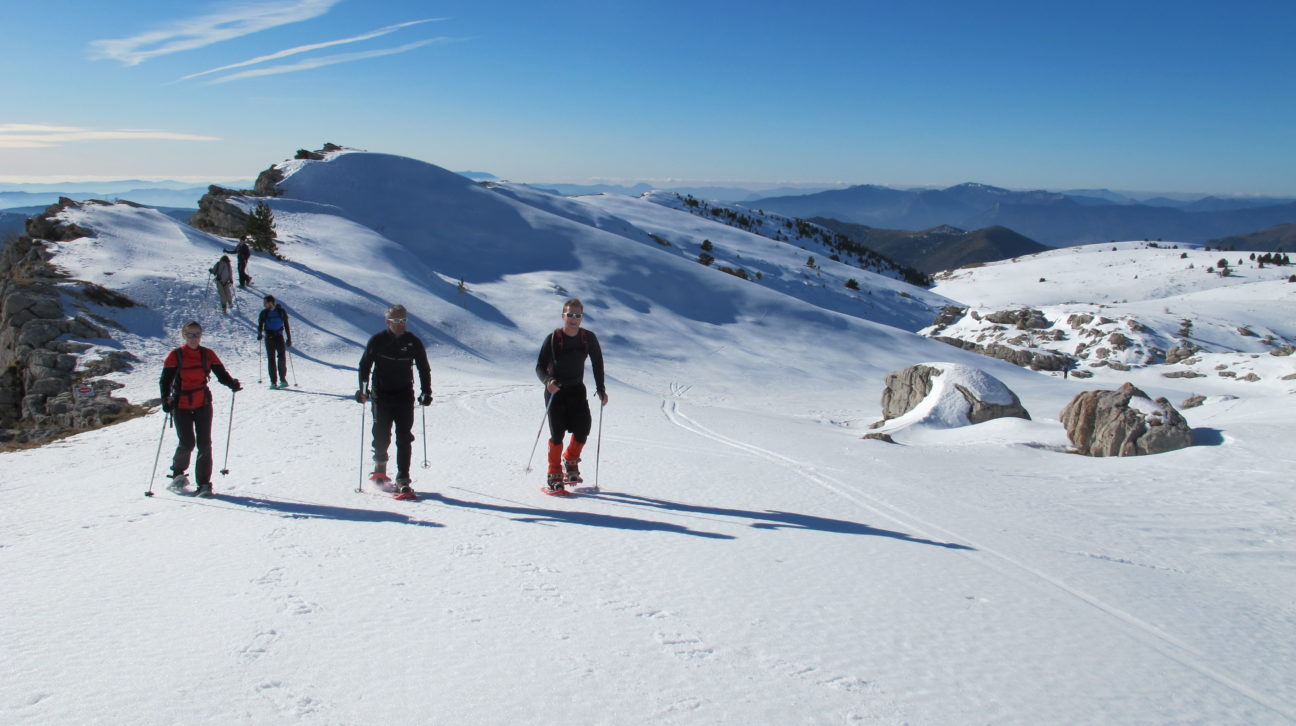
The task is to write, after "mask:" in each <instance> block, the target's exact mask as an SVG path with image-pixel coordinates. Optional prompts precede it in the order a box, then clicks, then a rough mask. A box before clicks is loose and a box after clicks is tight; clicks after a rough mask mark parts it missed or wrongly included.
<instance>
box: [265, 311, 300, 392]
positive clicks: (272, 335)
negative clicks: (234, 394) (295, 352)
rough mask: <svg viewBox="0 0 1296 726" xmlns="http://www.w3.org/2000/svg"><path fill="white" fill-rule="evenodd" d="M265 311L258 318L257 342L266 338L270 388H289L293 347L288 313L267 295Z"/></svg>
mask: <svg viewBox="0 0 1296 726" xmlns="http://www.w3.org/2000/svg"><path fill="white" fill-rule="evenodd" d="M263 304H264V309H263V310H262V311H261V316H260V317H258V318H257V340H261V338H262V337H263V336H264V337H265V349H266V367H267V368H268V369H269V370H270V387H271V388H287V387H288V351H287V348H291V347H292V329H291V328H289V326H288V311H287V310H284V309H283V306H282V305H280V304H278V303H276V302H275V298H274V295H266V296H265V300H264V303H263Z"/></svg>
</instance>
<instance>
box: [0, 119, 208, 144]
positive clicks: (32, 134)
mask: <svg viewBox="0 0 1296 726" xmlns="http://www.w3.org/2000/svg"><path fill="white" fill-rule="evenodd" d="M123 140H125V141H220V139H219V138H217V137H215V136H200V135H198V134H182V133H176V132H174V131H158V130H154V129H87V128H80V127H76V126H50V125H45V124H0V149H45V148H50V147H54V146H63V145H64V144H70V143H76V142H81V141H123Z"/></svg>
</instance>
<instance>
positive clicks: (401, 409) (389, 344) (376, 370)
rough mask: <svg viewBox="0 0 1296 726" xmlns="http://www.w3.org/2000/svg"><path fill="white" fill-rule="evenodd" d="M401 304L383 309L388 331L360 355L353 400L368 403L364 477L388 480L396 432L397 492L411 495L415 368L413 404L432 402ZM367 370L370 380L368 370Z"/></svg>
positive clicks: (417, 343)
mask: <svg viewBox="0 0 1296 726" xmlns="http://www.w3.org/2000/svg"><path fill="white" fill-rule="evenodd" d="M407 318H408V313H407V312H406V311H405V307H404V306H403V305H392V306H391V307H389V308H387V329H386V330H384V331H382V332H381V333H378V334H377V335H375V336H373V337H372V338H370V339H369V344H368V345H366V346H365V351H364V355H362V356H361V357H360V390H358V391H356V394H355V399H356V401H358V402H360V403H364V402H366V401H372V402H373V418H374V422H373V464H374V471H373V474H372V475H370V477H369V479H370V480H372V481H375V482H377V483H379V484H383V483H386V482H388V481H391V480H390V479H389V478H388V476H387V447H388V446H389V445H390V444H391V438H392V428H393V427H394V428H395V430H396V493H397V494H411V493H412V490H411V489H410V473H409V472H410V446H411V444H413V442H414V371H413V369H414V368H418V374H419V383H420V388H419V390H420V393H419V397H418V403H419V405H420V406H427V405H430V404H431V403H432V370H431V369H430V368H429V367H428V359H427V349H426V348H424V347H423V341H421V340H419V338H418V336H416V335H414V334H413V333H410V332H408V331H407V330H406V329H405V324H406V320H407ZM371 371H372V378H371V376H370V372H371Z"/></svg>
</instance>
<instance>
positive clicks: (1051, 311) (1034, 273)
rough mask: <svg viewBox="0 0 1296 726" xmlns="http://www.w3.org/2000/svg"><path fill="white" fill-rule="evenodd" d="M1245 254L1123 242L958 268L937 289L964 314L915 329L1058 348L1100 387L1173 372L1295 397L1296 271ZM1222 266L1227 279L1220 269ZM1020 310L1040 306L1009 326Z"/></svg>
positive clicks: (1217, 387)
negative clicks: (1295, 278) (1031, 318)
mask: <svg viewBox="0 0 1296 726" xmlns="http://www.w3.org/2000/svg"><path fill="white" fill-rule="evenodd" d="M1250 258H1251V255H1250V254H1249V253H1247V252H1245V251H1243V252H1237V251H1230V252H1221V251H1219V250H1205V249H1203V248H1202V247H1201V245H1191V244H1178V245H1170V244H1167V243H1162V244H1150V243H1147V242H1121V243H1115V244H1103V245H1089V246H1085V247H1070V248H1066V249H1060V250H1051V251H1049V252H1044V253H1040V254H1036V255H1029V256H1025V257H1019V258H1016V259H1013V260H1005V261H1002V262H995V263H990V264H986V265H984V266H979V267H975V268H969V269H961V270H956V271H953V272H952V273H947V274H945V275H942V276H941V277H940V279H938V281H937V285H936V287H935V288H934V290H935V291H936V292H939V293H941V294H943V295H945V296H948V297H951V298H955V299H958V300H963V301H965V304H966V305H967V309H966V310H965V311H964V312H963V313H961V314H960V315H959V316H958V317H957V320H954V321H949V320H944V321H942V322H941V323H940V324H937V325H934V326H932V327H929V328H927V329H925V330H923V331H922V333H923V334H924V335H930V336H943V337H950V338H956V339H959V340H963V341H967V342H969V343H974V344H978V345H983V346H988V345H991V344H998V345H1000V346H1003V347H1006V348H1010V349H1014V350H1022V351H1026V352H1032V351H1044V352H1060V353H1063V354H1065V355H1067V356H1070V357H1072V358H1074V359H1075V360H1076V361H1077V362H1078V363H1079V370H1078V373H1079V374H1080V375H1083V376H1089V375H1093V376H1096V378H1095V381H1102V382H1103V384H1104V385H1107V382H1109V381H1115V382H1119V381H1121V380H1124V379H1126V378H1129V377H1130V376H1138V377H1147V376H1151V377H1167V376H1168V377H1177V378H1185V379H1191V380H1192V383H1191V384H1190V385H1191V386H1192V387H1193V390H1195V391H1199V392H1202V393H1208V392H1213V393H1221V394H1225V393H1227V394H1239V393H1240V392H1241V391H1242V390H1244V389H1247V388H1257V387H1258V388H1260V389H1262V390H1264V391H1265V392H1267V393H1274V394H1282V393H1288V392H1291V391H1293V390H1296V356H1293V355H1292V353H1293V350H1296V283H1292V282H1289V278H1290V277H1291V276H1292V275H1294V274H1296V268H1294V267H1292V266H1290V265H1287V266H1275V265H1263V264H1260V263H1258V262H1257V261H1253V260H1251V259H1250ZM1221 259H1225V260H1227V262H1228V264H1229V268H1230V272H1229V274H1228V275H1226V276H1222V275H1219V274H1218V269H1219V266H1218V263H1219V261H1220V260H1221ZM1022 309H1029V310H1037V311H1038V312H1039V315H1038V316H1035V318H1036V321H1035V322H1033V323H1029V324H1027V325H1026V326H1022V325H1016V324H1006V323H1005V322H1004V320H1005V317H1008V318H1011V317H1013V315H1008V316H1005V315H1003V313H1004V312H1005V311H1007V312H1009V313H1013V312H1015V311H1019V310H1022ZM951 317H954V316H951ZM1131 369H1133V371H1132V370H1131ZM1116 385H1119V383H1117V384H1116Z"/></svg>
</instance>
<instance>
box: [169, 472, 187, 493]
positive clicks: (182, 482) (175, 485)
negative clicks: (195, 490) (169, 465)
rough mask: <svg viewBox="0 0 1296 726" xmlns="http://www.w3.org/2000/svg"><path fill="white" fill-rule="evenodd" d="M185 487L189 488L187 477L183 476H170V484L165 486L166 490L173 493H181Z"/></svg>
mask: <svg viewBox="0 0 1296 726" xmlns="http://www.w3.org/2000/svg"><path fill="white" fill-rule="evenodd" d="M187 486H189V477H187V476H185V475H184V474H172V475H171V483H169V484H167V489H170V490H171V491H173V492H182V491H184V488H185V487H187Z"/></svg>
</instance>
